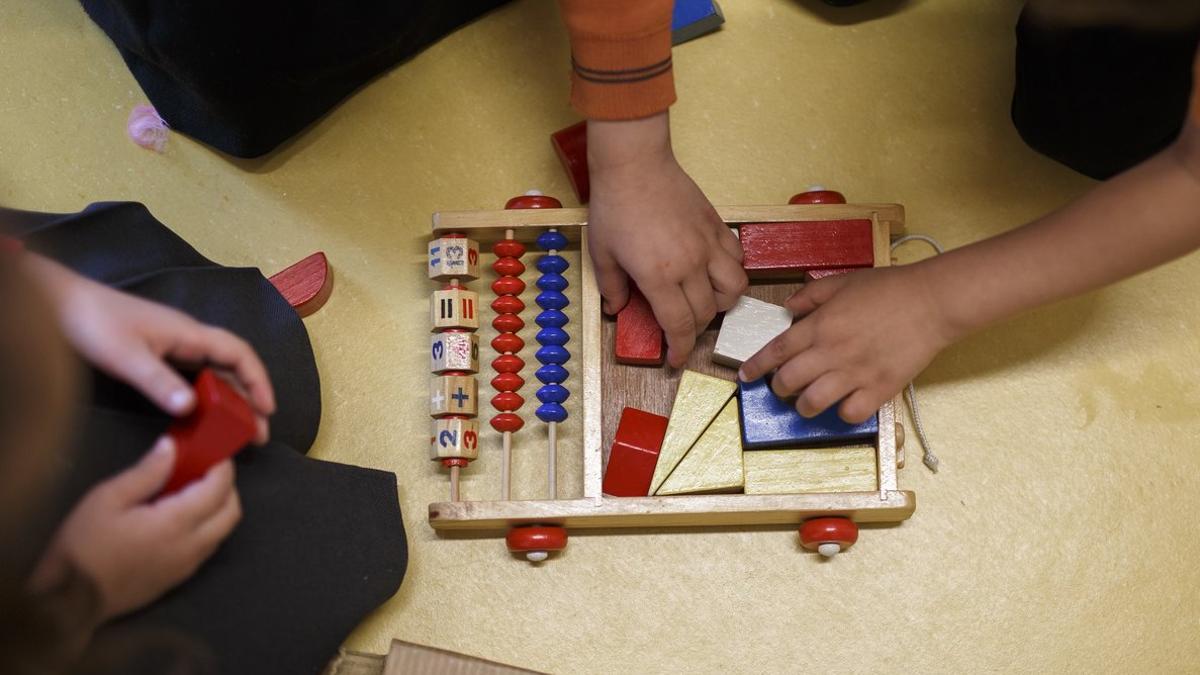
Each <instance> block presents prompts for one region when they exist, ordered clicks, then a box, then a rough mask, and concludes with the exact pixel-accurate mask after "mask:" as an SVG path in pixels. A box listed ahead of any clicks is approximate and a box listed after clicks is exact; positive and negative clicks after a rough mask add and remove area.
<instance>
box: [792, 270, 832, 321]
mask: <svg viewBox="0 0 1200 675" xmlns="http://www.w3.org/2000/svg"><path fill="white" fill-rule="evenodd" d="M845 282H846V279H845V275H841V276H836V277H829V278H826V279H820V280H818V281H810V282H808V283H806V284H804V286H803V287H802V288H801V289H800V290H798V291H796V292H795V293H792V295H791V297H789V298H788V299H787V300H784V301H783V306H784V307H787V308H788V310H789V311H791V313H792V314H793V315H794V316H804V315H806V314H811V313H812V312H813V311H815V310H816V309H817V308H818V307H820V306H821V305H823V304H825V303H826V302H829V299H830V298H832V297H833V295H834V294H835V293H837V292H838V290H840V289H841V287H842V285H843V284H845Z"/></svg>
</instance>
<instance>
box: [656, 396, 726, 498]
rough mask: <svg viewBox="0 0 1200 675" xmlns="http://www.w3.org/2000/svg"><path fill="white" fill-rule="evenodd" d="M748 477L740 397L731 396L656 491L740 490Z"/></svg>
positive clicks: (672, 493) (691, 492)
mask: <svg viewBox="0 0 1200 675" xmlns="http://www.w3.org/2000/svg"><path fill="white" fill-rule="evenodd" d="M745 481H746V474H745V472H744V470H743V469H742V428H741V426H740V425H739V424H738V400H737V399H736V398H731V399H729V402H728V403H726V404H725V407H724V408H722V409H721V412H720V414H718V415H717V418H716V419H714V420H713V421H712V424H709V425H708V429H707V430H705V432H704V433H703V434H702V435H701V436H700V439H699V440H697V441H696V444H695V445H693V446H692V449H691V450H688V451H687V454H686V455H684V456H683V459H681V460H679V464H678V465H677V466H676V467H675V470H674V471H672V472H671V475H670V476H668V477H667V480H666V481H665V482H664V483H663V484H662V487H660V488H659V489H658V492H656V493H655V494H659V495H685V494H694V493H697V492H737V491H739V490H741V489H742V485H743V484H744V483H745Z"/></svg>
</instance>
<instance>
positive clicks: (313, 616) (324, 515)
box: [6, 203, 407, 674]
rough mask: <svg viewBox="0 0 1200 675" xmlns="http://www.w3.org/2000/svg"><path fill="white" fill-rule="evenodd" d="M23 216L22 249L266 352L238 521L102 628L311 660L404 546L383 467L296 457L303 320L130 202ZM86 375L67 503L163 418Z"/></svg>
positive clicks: (226, 657) (271, 663)
mask: <svg viewBox="0 0 1200 675" xmlns="http://www.w3.org/2000/svg"><path fill="white" fill-rule="evenodd" d="M25 215H26V217H24V218H7V219H6V220H7V221H9V222H10V223H16V225H15V227H17V229H18V230H19V231H20V233H21V234H22V235H23V236H24V238H25V241H26V244H27V246H28V247H29V249H30V250H33V251H36V252H39V253H43V254H45V255H48V256H50V257H53V258H55V259H57V260H59V261H60V262H62V263H64V264H66V265H67V266H69V267H72V268H74V269H76V270H78V271H80V272H82V273H84V274H86V275H87V276H89V277H91V278H93V279H97V280H100V281H103V282H105V283H107V284H110V285H113V286H115V287H118V288H121V289H123V290H125V291H127V292H130V293H132V294H134V295H138V296H141V297H144V298H148V299H152V300H155V301H158V302H161V303H163V304H166V305H170V306H172V307H176V308H178V309H180V310H182V311H184V312H187V313H188V314H191V315H192V316H194V317H196V318H197V319H199V320H201V321H204V322H206V323H209V324H213V325H217V326H221V327H224V328H226V329H228V330H231V331H233V332H234V333H237V334H238V335H241V336H242V337H243V338H245V339H246V340H247V341H249V342H250V343H251V344H252V345H254V347H255V349H256V350H257V351H258V353H259V355H260V356H261V357H262V359H263V361H264V363H265V364H266V366H267V370H268V371H269V372H270V374H271V379H272V383H273V384H274V387H275V393H276V398H277V401H278V408H279V409H278V412H277V413H276V415H275V416H274V417H273V418H272V420H271V437H272V441H271V443H269V444H268V445H267V446H265V447H262V448H253V447H252V448H247V449H246V450H244V451H242V452H241V453H240V454H239V455H238V457H237V486H238V492H239V495H240V496H241V500H242V505H243V511H244V516H243V519H242V522H241V523H239V525H238V527H237V529H236V530H235V531H234V533H233V534H232V535H231V536H230V538H229V539H228V540H226V542H225V543H224V544H223V545H222V547H221V548H220V550H219V551H218V552H217V554H216V555H215V556H214V557H213V558H212V559H210V560H209V561H208V562H206V563H205V564H204V566H203V567H201V569H200V571H199V572H198V573H197V574H196V575H195V576H194V577H193V578H192V579H190V580H188V581H187V582H185V583H184V584H183V585H181V586H180V587H179V588H177V589H175V590H173V591H171V592H170V593H168V594H167V595H166V596H165V597H164V598H162V599H160V600H159V601H157V602H155V603H154V604H153V605H151V606H150V607H149V608H147V609H145V610H143V611H141V612H139V613H137V614H134V615H132V616H130V617H127V618H125V619H123V620H121V621H119V622H117V623H116V624H115V625H114V626H112V627H110V629H109V630H112V631H125V632H128V631H131V630H134V631H142V632H143V633H145V632H150V633H153V632H154V631H162V630H169V631H174V632H177V633H180V634H182V635H184V636H187V637H188V638H191V639H194V640H195V641H196V642H198V643H199V644H200V645H201V646H202V647H204V648H206V649H207V650H208V651H210V652H211V653H212V655H213V657H214V658H215V662H216V664H217V666H218V672H221V673H248V674H249V673H254V674H270V673H281V674H283V673H287V674H292V673H317V672H320V671H321V669H322V668H323V667H324V666H325V664H326V663H327V662H328V661H329V659H330V658H331V657H332V656H333V655H334V654H335V652H336V651H337V648H338V645H339V644H340V643H341V641H342V640H343V639H344V638H345V637H346V635H347V634H348V633H349V632H350V631H351V630H352V629H353V628H354V626H355V625H356V624H357V623H358V622H360V621H361V620H362V619H363V617H365V616H366V614H367V613H368V612H370V611H371V610H372V609H374V608H375V607H377V606H378V605H380V604H381V603H383V602H384V601H385V600H387V599H388V598H389V597H391V596H392V595H393V594H394V593H395V592H396V589H397V588H398V587H399V584H400V580H401V579H402V578H403V575H404V572H405V567H406V564H407V544H406V542H405V536H404V526H403V523H402V521H401V516H400V509H399V499H398V496H397V493H396V479H395V475H394V474H391V473H387V472H383V471H376V470H372V469H363V468H358V467H352V466H346V465H341V464H335V463H332V462H323V461H318V460H314V459H309V458H307V457H305V456H304V453H305V452H307V450H308V449H309V447H310V446H311V445H312V442H313V439H314V438H315V436H316V433H317V427H318V424H319V421H320V413H321V408H320V385H319V380H318V377H317V370H316V364H315V361H314V360H313V354H312V348H311V345H310V343H309V340H308V334H307V332H306V331H305V329H304V324H303V323H302V322H301V321H300V318H299V317H298V316H297V315H296V313H295V311H294V310H292V309H291V307H289V306H288V305H287V302H286V301H285V300H284V299H283V297H282V296H280V295H279V293H278V292H277V291H276V290H275V289H274V287H273V286H272V285H271V284H270V283H269V282H268V281H267V280H266V279H264V278H263V276H262V274H260V273H259V272H258V271H257V270H254V269H230V268H224V267H221V266H219V265H217V264H215V263H213V262H211V261H209V260H207V259H206V258H204V257H203V256H201V255H200V254H198V253H197V252H196V251H195V250H194V249H192V247H191V246H189V245H188V244H187V243H186V242H184V241H183V240H182V239H180V238H179V237H178V236H176V235H175V234H173V233H172V232H170V231H169V230H167V229H166V228H165V227H163V226H162V225H161V224H160V223H159V222H158V221H157V220H155V219H154V217H153V216H152V215H150V213H149V212H148V211H147V210H146V209H145V207H143V206H141V205H140V204H130V203H109V204H94V205H92V206H90V207H88V208H87V209H86V210H85V211H83V212H82V213H79V214H72V215H44V216H39V217H35V216H34V214H25ZM93 377H94V381H95V383H96V384H95V400H94V402H93V405H92V406H91V408H90V409H89V410H88V411H87V414H86V415H85V416H84V419H83V421H82V423H81V429H80V430H79V433H78V437H79V438H80V439H81V440H80V442H79V445H80V447H79V448H78V451H77V453H75V461H74V464H73V466H71V467H70V470H69V473H68V477H67V481H68V488H67V489H66V491H65V494H64V497H63V499H62V507H61V508H62V510H63V513H64V514H65V511H66V510H67V509H68V508H69V507H70V505H72V504H73V503H74V502H75V501H76V500H77V499H78V498H79V497H80V496H82V494H83V493H84V492H86V491H87V490H88V489H89V488H90V487H91V486H92V485H95V484H96V483H97V482H99V481H101V480H103V479H104V478H106V477H109V476H111V475H113V474H115V473H117V472H119V471H121V470H122V469H124V468H125V467H127V466H129V465H131V464H133V463H134V462H136V461H137V459H138V458H139V457H141V456H142V455H143V454H144V453H145V452H146V451H147V450H148V449H149V447H150V446H151V445H152V444H153V441H154V439H155V438H156V437H157V435H159V434H161V433H162V431H163V430H164V429H165V428H166V426H167V425H168V424H169V421H170V420H169V419H168V418H167V417H166V416H165V415H164V414H162V413H160V412H159V411H157V410H156V409H155V408H154V407H153V406H151V405H150V404H149V403H148V402H146V401H145V400H143V399H142V397H141V396H140V395H138V394H137V393H136V392H134V391H133V390H132V389H130V388H129V387H126V386H125V385H122V384H120V383H117V382H115V381H112V380H111V379H109V378H107V377H105V376H103V375H101V374H99V373H94V375H93ZM102 632H103V631H102ZM100 637H101V638H103V635H101V636H100Z"/></svg>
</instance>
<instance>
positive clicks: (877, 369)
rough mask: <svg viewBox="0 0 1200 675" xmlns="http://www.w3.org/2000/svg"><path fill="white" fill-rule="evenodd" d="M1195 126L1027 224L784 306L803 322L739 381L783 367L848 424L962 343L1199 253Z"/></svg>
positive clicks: (804, 405) (781, 381) (813, 408)
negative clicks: (1028, 313) (1035, 310)
mask: <svg viewBox="0 0 1200 675" xmlns="http://www.w3.org/2000/svg"><path fill="white" fill-rule="evenodd" d="M1198 110H1200V108H1198ZM1197 123H1198V120H1197V116H1196V115H1195V114H1193V121H1192V123H1191V124H1189V125H1188V126H1186V128H1185V129H1184V131H1183V133H1182V134H1181V136H1180V138H1179V139H1178V140H1177V141H1176V142H1175V143H1174V144H1173V145H1171V146H1170V147H1169V148H1167V149H1166V150H1164V151H1163V152H1161V153H1159V154H1158V155H1156V156H1155V157H1153V158H1151V159H1149V160H1147V161H1146V162H1144V163H1143V164H1141V165H1139V166H1137V167H1135V168H1133V169H1131V170H1129V171H1127V172H1126V173H1124V174H1122V175H1120V176H1117V177H1116V178H1113V179H1112V180H1110V181H1108V182H1106V183H1104V184H1102V185H1100V186H1098V187H1097V188H1095V189H1093V190H1092V191H1091V192H1090V193H1088V194H1087V195H1085V196H1084V197H1083V198H1081V199H1079V200H1077V201H1075V202H1073V203H1071V204H1069V205H1067V206H1066V207H1064V208H1062V209H1060V210H1059V211H1056V212H1054V213H1051V214H1049V215H1047V216H1045V217H1043V218H1040V219H1038V220H1036V221H1034V222H1032V223H1030V224H1028V225H1026V226H1024V227H1021V228H1018V229H1016V230H1013V231H1011V232H1008V233H1005V234H1002V235H1000V236H997V237H993V238H991V239H987V240H984V241H981V242H978V243H975V244H972V245H969V246H965V247H963V248H961V249H957V250H954V251H951V252H949V253H947V254H945V255H942V256H938V257H936V258H932V259H929V260H925V261H923V262H920V263H917V264H915V265H907V266H904V267H897V268H885V269H879V270H866V271H864V272H862V273H855V274H852V275H848V276H846V277H844V278H836V279H827V280H822V281H818V282H815V283H812V284H808V285H806V286H805V288H804V289H802V290H801V291H799V292H797V293H796V294H795V295H794V296H792V298H790V299H789V300H788V302H787V306H788V308H789V309H791V310H792V311H793V312H795V313H796V314H798V315H806V316H805V317H804V318H803V319H801V320H800V321H798V322H797V323H795V324H794V325H793V326H792V327H791V328H790V329H789V330H788V331H786V332H785V333H783V334H782V335H781V336H779V337H778V338H776V339H775V340H773V341H772V342H771V343H769V344H768V345H767V346H766V347H764V348H763V349H762V350H761V351H760V352H759V353H758V354H756V355H754V357H752V358H751V359H750V360H749V361H747V362H746V363H745V364H743V366H742V369H741V372H740V377H741V378H742V379H744V380H753V379H756V378H758V377H761V376H763V375H765V374H766V373H768V372H770V371H771V370H773V369H775V368H777V367H778V368H779V371H778V373H777V374H776V375H775V377H774V379H773V381H772V388H773V389H774V390H775V391H776V393H778V394H780V395H783V396H790V395H793V394H796V393H798V392H799V393H800V396H799V398H798V400H797V403H796V406H797V409H798V410H800V412H802V413H804V414H807V415H814V414H816V413H818V412H820V411H822V410H825V409H826V408H828V407H829V406H831V405H833V404H835V403H836V402H838V401H839V400H841V401H843V403H842V405H841V407H840V409H839V411H840V413H841V415H842V417H843V418H845V419H846V420H848V421H852V422H853V421H861V420H863V419H866V418H867V417H869V416H870V415H871V414H873V413H874V411H875V410H876V409H878V408H879V406H880V405H882V404H883V402H884V401H886V400H887V399H889V398H891V397H892V396H894V395H896V393H898V392H899V391H900V389H901V388H903V387H904V385H905V384H906V383H907V382H909V381H910V380H911V379H912V378H913V377H915V376H916V375H917V374H918V373H919V372H920V371H921V370H922V369H923V368H924V367H925V366H926V365H927V364H928V363H929V361H931V360H932V359H933V357H934V355H936V354H937V352H938V351H940V350H941V349H943V348H944V347H946V346H947V345H949V344H950V343H952V342H954V341H956V340H958V339H960V338H962V337H964V336H965V335H967V334H969V333H971V332H973V331H976V330H979V329H981V328H983V327H985V326H987V325H989V324H992V323H995V322H997V321H1001V320H1003V319H1005V318H1008V317H1011V316H1013V315H1014V314H1017V313H1019V312H1021V311H1023V310H1026V309H1029V308H1032V307H1035V306H1038V305H1041V304H1045V303H1049V302H1054V301H1056V300H1061V299H1063V298H1067V297H1070V296H1072V295H1077V294H1079V293H1083V292H1085V291H1088V290H1091V289H1094V288H1098V287H1100V286H1103V285H1105V284H1109V283H1112V282H1114V281H1117V280H1120V279H1123V278H1125V277H1128V276H1131V275H1133V274H1137V273H1138V272H1141V271H1144V270H1147V269H1150V268H1152V267H1155V266H1156V265H1161V264H1162V263H1165V262H1167V261H1169V260H1171V259H1174V258H1177V257H1179V256H1182V255H1184V254H1185V253H1188V252H1189V251H1192V250H1194V249H1196V248H1198V247H1200V126H1198V124H1197Z"/></svg>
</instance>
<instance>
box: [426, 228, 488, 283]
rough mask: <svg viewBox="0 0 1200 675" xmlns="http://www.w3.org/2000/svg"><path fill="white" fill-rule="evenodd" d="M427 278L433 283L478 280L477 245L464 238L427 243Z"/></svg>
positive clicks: (435, 240)
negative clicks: (451, 280)
mask: <svg viewBox="0 0 1200 675" xmlns="http://www.w3.org/2000/svg"><path fill="white" fill-rule="evenodd" d="M429 278H430V279H433V280H434V281H449V280H450V279H462V280H463V281H471V280H473V279H478V278H479V244H477V243H476V242H475V241H474V240H473V239H467V238H466V237H442V238H440V239H434V240H433V241H431V242H429Z"/></svg>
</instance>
